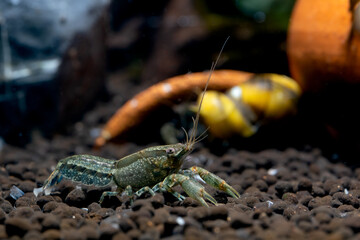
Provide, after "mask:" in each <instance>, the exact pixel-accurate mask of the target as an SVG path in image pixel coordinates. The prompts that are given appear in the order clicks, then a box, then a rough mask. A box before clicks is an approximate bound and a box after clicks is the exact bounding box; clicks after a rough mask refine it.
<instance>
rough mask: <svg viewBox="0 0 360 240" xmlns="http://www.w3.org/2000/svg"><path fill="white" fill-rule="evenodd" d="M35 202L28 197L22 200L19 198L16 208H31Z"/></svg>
mask: <svg viewBox="0 0 360 240" xmlns="http://www.w3.org/2000/svg"><path fill="white" fill-rule="evenodd" d="M34 204H35V201H34V198H33V197H32V198H29V197H27V196H23V197H21V198H19V199H18V200H16V202H15V207H17V208H18V207H30V206H31V205H34Z"/></svg>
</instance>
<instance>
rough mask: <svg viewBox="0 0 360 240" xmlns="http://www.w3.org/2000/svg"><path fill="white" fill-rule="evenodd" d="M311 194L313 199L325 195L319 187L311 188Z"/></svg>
mask: <svg viewBox="0 0 360 240" xmlns="http://www.w3.org/2000/svg"><path fill="white" fill-rule="evenodd" d="M312 192H313V195H314V196H315V197H322V196H324V195H325V190H324V189H323V188H321V187H319V186H313V188H312Z"/></svg>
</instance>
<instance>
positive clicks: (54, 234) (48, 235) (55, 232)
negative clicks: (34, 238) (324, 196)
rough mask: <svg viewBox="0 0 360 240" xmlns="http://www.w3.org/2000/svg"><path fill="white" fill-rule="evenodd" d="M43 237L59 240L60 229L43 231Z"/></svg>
mask: <svg viewBox="0 0 360 240" xmlns="http://www.w3.org/2000/svg"><path fill="white" fill-rule="evenodd" d="M42 235H43V237H44V239H49V240H60V231H59V230H57V229H49V230H46V231H44V232H43V234H42Z"/></svg>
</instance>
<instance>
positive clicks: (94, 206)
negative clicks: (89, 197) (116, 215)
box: [88, 202, 101, 213]
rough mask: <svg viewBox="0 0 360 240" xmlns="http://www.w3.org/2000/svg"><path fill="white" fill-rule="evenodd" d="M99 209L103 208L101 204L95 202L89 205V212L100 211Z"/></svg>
mask: <svg viewBox="0 0 360 240" xmlns="http://www.w3.org/2000/svg"><path fill="white" fill-rule="evenodd" d="M99 209H101V206H100V204H98V203H96V202H93V203H91V204H90V205H89V206H88V212H89V213H94V212H96V211H98V210H99Z"/></svg>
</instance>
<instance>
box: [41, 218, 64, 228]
mask: <svg viewBox="0 0 360 240" xmlns="http://www.w3.org/2000/svg"><path fill="white" fill-rule="evenodd" d="M42 225H43V230H47V229H59V228H60V218H59V217H58V216H55V215H53V214H46V216H45V218H44V220H43V222H42Z"/></svg>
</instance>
